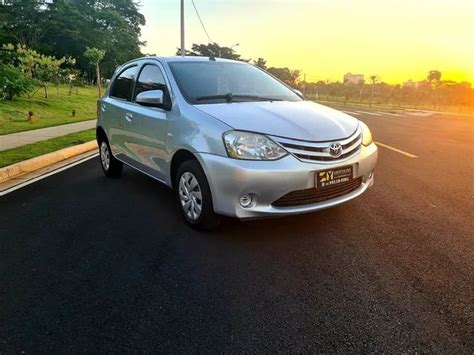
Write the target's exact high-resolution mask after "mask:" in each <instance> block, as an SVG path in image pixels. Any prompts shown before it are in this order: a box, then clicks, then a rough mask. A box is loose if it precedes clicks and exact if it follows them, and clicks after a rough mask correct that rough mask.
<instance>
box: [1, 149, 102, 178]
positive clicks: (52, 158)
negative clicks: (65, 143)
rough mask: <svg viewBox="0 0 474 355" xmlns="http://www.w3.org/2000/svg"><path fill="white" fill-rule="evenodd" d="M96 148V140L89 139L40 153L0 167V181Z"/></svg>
mask: <svg viewBox="0 0 474 355" xmlns="http://www.w3.org/2000/svg"><path fill="white" fill-rule="evenodd" d="M94 149H97V142H96V141H95V140H94V141H90V142H87V143H83V144H78V145H75V146H72V147H68V148H64V149H61V150H58V151H55V152H52V153H48V154H44V155H40V156H39V157H34V158H31V159H28V160H24V161H21V162H19V163H15V164H12V165H9V166H6V167H4V168H0V183H3V182H6V181H8V180H11V179H13V178H17V177H19V176H21V175H24V174H27V173H30V172H32V171H35V170H38V169H41V168H44V167H47V166H48V165H52V164H55V163H58V162H60V161H62V160H66V159H69V158H71V157H74V156H76V155H80V154H84V153H86V152H89V151H91V150H94Z"/></svg>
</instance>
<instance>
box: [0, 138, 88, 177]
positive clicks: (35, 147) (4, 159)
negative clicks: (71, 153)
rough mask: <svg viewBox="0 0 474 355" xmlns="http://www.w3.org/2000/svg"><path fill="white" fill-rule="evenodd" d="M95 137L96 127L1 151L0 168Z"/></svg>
mask: <svg viewBox="0 0 474 355" xmlns="http://www.w3.org/2000/svg"><path fill="white" fill-rule="evenodd" d="M94 139H95V129H88V130H87V131H82V132H76V133H71V134H68V135H67V136H62V137H56V138H52V139H48V140H46V141H42V142H36V143H32V144H27V145H24V146H21V147H18V148H13V149H8V150H4V151H1V152H0V168H2V167H4V166H7V165H11V164H15V163H18V162H19V161H22V160H26V159H30V158H34V157H37V156H39V155H43V154H47V153H51V152H54V151H56V150H59V149H63V148H67V147H71V146H73V145H77V144H82V143H86V142H89V141H92V140H94Z"/></svg>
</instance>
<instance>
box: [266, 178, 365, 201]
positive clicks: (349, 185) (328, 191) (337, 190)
mask: <svg viewBox="0 0 474 355" xmlns="http://www.w3.org/2000/svg"><path fill="white" fill-rule="evenodd" d="M361 184H362V177H359V178H357V179H353V180H351V181H348V182H346V183H343V184H339V185H336V186H331V187H327V188H324V189H320V190H318V189H315V188H311V189H304V190H298V191H292V192H290V193H288V194H286V195H285V196H283V197H280V198H279V199H278V200H276V201H275V202H273V203H272V206H274V207H294V206H302V205H310V204H312V203H317V202H322V201H327V200H330V199H333V198H336V197H339V196H342V195H345V194H348V193H350V192H352V191H355V190H357V189H358V188H359V186H360V185H361Z"/></svg>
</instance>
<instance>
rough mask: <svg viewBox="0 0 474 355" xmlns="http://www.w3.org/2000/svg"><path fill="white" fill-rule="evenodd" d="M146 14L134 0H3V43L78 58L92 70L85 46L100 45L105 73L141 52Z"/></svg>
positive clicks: (83, 67)
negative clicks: (144, 14) (141, 39)
mask: <svg viewBox="0 0 474 355" xmlns="http://www.w3.org/2000/svg"><path fill="white" fill-rule="evenodd" d="M144 24H145V18H144V16H143V15H142V14H141V13H140V12H139V5H138V3H137V2H136V1H135V0H54V1H38V0H12V1H8V2H7V1H5V2H0V43H9V42H11V43H15V44H16V43H20V44H24V45H26V46H27V47H28V48H31V49H34V50H36V51H38V52H40V53H44V54H45V55H50V56H55V57H57V58H60V57H70V56H72V57H74V58H77V67H78V68H79V69H81V70H82V71H83V72H87V73H89V74H90V76H92V74H93V72H92V71H91V67H90V65H89V61H88V60H87V58H85V57H84V48H86V47H96V48H102V49H104V50H105V51H106V52H107V53H106V56H105V57H104V59H103V61H102V63H101V69H102V72H103V74H105V75H111V74H112V73H113V71H114V70H115V68H116V67H117V65H118V64H120V63H123V62H126V61H128V60H130V59H133V58H136V57H139V56H141V51H140V46H141V45H142V44H143V43H142V42H141V41H140V40H139V38H140V33H141V27H142V26H143V25H144Z"/></svg>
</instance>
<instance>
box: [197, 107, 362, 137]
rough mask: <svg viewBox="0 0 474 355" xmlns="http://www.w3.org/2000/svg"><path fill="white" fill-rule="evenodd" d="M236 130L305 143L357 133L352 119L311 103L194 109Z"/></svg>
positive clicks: (356, 123)
mask: <svg viewBox="0 0 474 355" xmlns="http://www.w3.org/2000/svg"><path fill="white" fill-rule="evenodd" d="M195 107H196V108H197V109H199V110H201V111H203V112H205V113H207V114H209V115H211V116H213V117H215V118H217V119H218V120H220V121H222V122H224V123H226V124H227V125H229V126H231V127H232V128H234V129H236V130H244V131H252V132H259V133H264V134H268V135H272V136H279V137H286V138H293V139H300V140H306V141H330V140H338V139H343V138H346V137H349V136H350V135H351V134H353V133H354V132H355V130H356V129H357V125H358V121H357V119H355V118H354V117H352V116H349V115H347V114H345V113H343V112H340V111H337V110H334V109H332V108H330V107H327V106H323V105H319V104H317V103H314V102H311V101H297V102H291V101H273V102H269V101H264V102H236V103H222V104H205V105H195Z"/></svg>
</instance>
